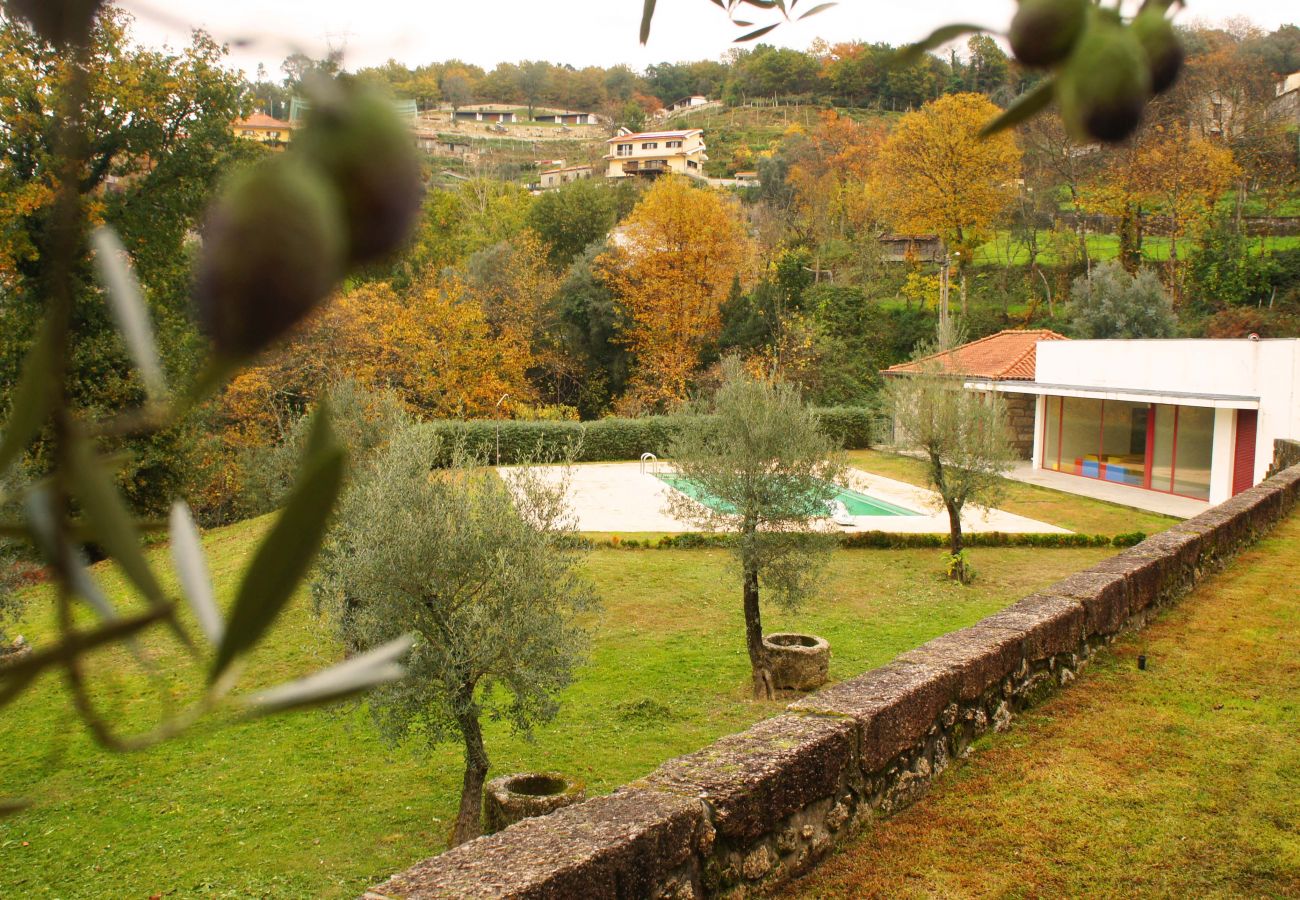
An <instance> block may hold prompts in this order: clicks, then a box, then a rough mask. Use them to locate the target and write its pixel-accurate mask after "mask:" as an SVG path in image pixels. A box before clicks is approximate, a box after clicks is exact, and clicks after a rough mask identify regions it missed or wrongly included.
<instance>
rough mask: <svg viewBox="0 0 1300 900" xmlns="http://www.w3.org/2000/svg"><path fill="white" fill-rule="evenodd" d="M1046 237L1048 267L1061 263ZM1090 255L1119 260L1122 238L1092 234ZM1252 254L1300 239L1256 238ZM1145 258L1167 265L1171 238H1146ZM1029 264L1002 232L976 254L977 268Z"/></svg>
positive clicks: (1183, 252) (1181, 252)
mask: <svg viewBox="0 0 1300 900" xmlns="http://www.w3.org/2000/svg"><path fill="white" fill-rule="evenodd" d="M1045 238H1046V235H1044V236H1043V239H1042V240H1041V243H1040V246H1041V247H1042V248H1043V249H1042V250H1041V251H1040V252H1039V255H1038V258H1039V260H1040V261H1041V262H1042V263H1044V264H1046V265H1054V264H1057V263H1060V262H1061V260H1060V259H1058V258H1057V254H1056V251H1055V250H1054V249H1053V248H1052V247H1051V246H1050V245H1049V243H1048V242H1047V241H1046V239H1045ZM1087 241H1088V254H1089V255H1090V256H1091V257H1092V259H1093V261H1094V262H1106V261H1107V260H1112V259H1116V258H1118V257H1119V235H1115V234H1089V235H1088V236H1087ZM1247 241H1248V246H1249V247H1250V251H1251V252H1252V253H1254V254H1255V255H1259V254H1260V253H1262V252H1264V251H1270V252H1271V251H1274V250H1294V249H1296V248H1297V247H1300V235H1278V236H1253V237H1250V238H1248V239H1247ZM1194 246H1195V241H1194V239H1193V238H1191V237H1190V236H1188V237H1185V238H1184V239H1183V240H1180V241H1179V245H1178V258H1179V259H1186V258H1187V255H1188V254H1189V253H1190V252H1191V250H1192V248H1193V247H1194ZM1142 258H1143V259H1147V260H1151V261H1153V262H1165V261H1166V260H1168V259H1169V238H1167V237H1161V236H1160V235H1144V236H1143V238H1142ZM1028 263H1029V251H1028V250H1027V249H1026V248H1025V247H1024V246H1023V245H1020V244H1017V243H1014V242H1013V241H1012V240H1011V234H1010V232H1007V231H1000V232H998V234H997V236H996V237H994V239H993V240H991V241H989V242H988V243H986V244H983V245H981V246H980V247H978V248H977V249H976V250H975V264H976V265H1014V266H1023V265H1027V264H1028Z"/></svg>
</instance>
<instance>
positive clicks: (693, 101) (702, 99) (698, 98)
mask: <svg viewBox="0 0 1300 900" xmlns="http://www.w3.org/2000/svg"><path fill="white" fill-rule="evenodd" d="M708 102H709V98H708V97H706V96H704V95H703V94H693V95H691V96H690V97H683V98H682V99H680V100H675V101H673V102H672V103H670V104H668V106H666V107H664V111H665V112H670V113H673V112H680V111H681V110H683V109H690V108H691V107H694V106H703V105H704V104H706V103H708Z"/></svg>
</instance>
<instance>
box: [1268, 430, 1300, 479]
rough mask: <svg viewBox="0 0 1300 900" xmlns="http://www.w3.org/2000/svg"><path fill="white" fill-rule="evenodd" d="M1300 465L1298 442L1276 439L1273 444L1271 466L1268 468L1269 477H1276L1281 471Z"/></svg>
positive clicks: (1299, 446) (1299, 445) (1299, 444)
mask: <svg viewBox="0 0 1300 900" xmlns="http://www.w3.org/2000/svg"><path fill="white" fill-rule="evenodd" d="M1294 465H1300V441H1293V440H1291V439H1289V438H1278V439H1277V440H1275V441H1274V442H1273V464H1272V465H1271V466H1269V468H1268V474H1269V475H1276V474H1277V473H1278V472H1281V471H1282V470H1283V469H1289V468H1291V467H1292V466H1294Z"/></svg>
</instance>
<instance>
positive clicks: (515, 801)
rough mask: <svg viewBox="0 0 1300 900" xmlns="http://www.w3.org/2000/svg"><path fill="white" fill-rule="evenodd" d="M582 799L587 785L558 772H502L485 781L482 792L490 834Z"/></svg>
mask: <svg viewBox="0 0 1300 900" xmlns="http://www.w3.org/2000/svg"><path fill="white" fill-rule="evenodd" d="M585 799H587V789H586V785H584V784H583V783H582V782H581V781H578V780H577V779H574V778H569V777H567V776H565V775H561V774H560V773H559V772H521V773H519V774H516V775H503V776H501V777H500V778H494V779H492V780H491V781H489V782H488V784H487V789H486V791H484V795H483V817H484V819H486V822H485V824H486V828H487V831H488V833H489V834H490V833H492V832H494V831H500V830H501V829H502V828H505V827H506V826H507V825H513V824H514V823H515V822H518V821H519V820H520V819H527V818H531V817H532V816H544V815H546V814H547V813H550V812H555V810H557V809H560V808H561V807H564V806H569V805H571V804H574V803H581V802H582V801H583V800H585Z"/></svg>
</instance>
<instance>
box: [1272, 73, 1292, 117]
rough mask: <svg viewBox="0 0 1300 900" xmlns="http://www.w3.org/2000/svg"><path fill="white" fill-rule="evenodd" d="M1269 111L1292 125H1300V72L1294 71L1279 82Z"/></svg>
mask: <svg viewBox="0 0 1300 900" xmlns="http://www.w3.org/2000/svg"><path fill="white" fill-rule="evenodd" d="M1269 113H1270V114H1271V115H1272V116H1274V117H1276V118H1280V119H1282V120H1284V121H1285V122H1287V123H1288V124H1290V125H1294V126H1300V72H1292V73H1291V74H1290V75H1288V76H1286V77H1285V78H1283V79H1282V80H1281V81H1279V82H1278V83H1277V87H1276V96H1275V97H1274V98H1273V101H1272V103H1270V104H1269Z"/></svg>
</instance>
